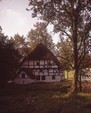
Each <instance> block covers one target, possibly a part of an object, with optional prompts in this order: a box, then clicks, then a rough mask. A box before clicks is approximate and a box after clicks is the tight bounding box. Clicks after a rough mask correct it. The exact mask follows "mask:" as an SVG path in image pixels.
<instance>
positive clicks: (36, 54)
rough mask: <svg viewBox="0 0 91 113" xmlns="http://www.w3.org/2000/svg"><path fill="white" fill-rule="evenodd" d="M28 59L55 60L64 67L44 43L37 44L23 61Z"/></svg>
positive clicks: (59, 65)
mask: <svg viewBox="0 0 91 113" xmlns="http://www.w3.org/2000/svg"><path fill="white" fill-rule="evenodd" d="M26 60H53V61H54V62H55V63H56V64H57V65H58V67H60V68H62V67H61V64H60V62H59V61H58V59H57V58H56V56H54V54H53V53H52V52H51V51H50V50H49V49H48V48H47V47H46V46H45V45H43V44H42V43H40V44H39V45H37V46H36V47H35V49H34V50H33V51H32V52H31V53H30V54H28V55H27V56H26V57H25V58H24V60H23V62H24V61H26Z"/></svg>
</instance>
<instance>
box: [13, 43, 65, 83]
mask: <svg viewBox="0 0 91 113" xmlns="http://www.w3.org/2000/svg"><path fill="white" fill-rule="evenodd" d="M61 80H64V71H63V70H62V67H61V65H60V62H59V61H58V59H57V58H56V57H55V56H54V55H53V53H52V52H51V51H50V50H49V49H48V48H47V47H46V46H44V45H43V44H39V45H38V46H37V47H36V48H35V49H34V50H33V51H32V52H31V53H30V54H29V55H28V56H27V57H26V58H24V60H23V62H22V64H21V67H20V70H19V73H18V74H17V77H16V78H15V83H16V84H30V83H32V82H60V81H61Z"/></svg>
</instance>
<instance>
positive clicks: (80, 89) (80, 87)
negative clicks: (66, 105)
mask: <svg viewBox="0 0 91 113" xmlns="http://www.w3.org/2000/svg"><path fill="white" fill-rule="evenodd" d="M79 91H80V92H82V81H81V74H80V80H79Z"/></svg>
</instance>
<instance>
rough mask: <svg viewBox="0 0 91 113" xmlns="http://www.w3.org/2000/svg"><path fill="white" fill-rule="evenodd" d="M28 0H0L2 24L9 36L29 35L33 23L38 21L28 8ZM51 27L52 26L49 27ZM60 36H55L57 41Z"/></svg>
mask: <svg viewBox="0 0 91 113" xmlns="http://www.w3.org/2000/svg"><path fill="white" fill-rule="evenodd" d="M28 3H29V1H28V0H0V26H1V27H2V29H3V33H4V34H5V35H8V36H9V37H11V36H14V35H15V34H17V33H18V34H19V35H24V36H25V37H26V36H27V34H28V32H29V31H30V30H31V28H33V25H34V24H36V22H37V21H38V20H37V19H36V18H32V16H31V11H26V8H28ZM49 29H51V28H49ZM57 40H58V38H54V42H55V43H56V42H57Z"/></svg>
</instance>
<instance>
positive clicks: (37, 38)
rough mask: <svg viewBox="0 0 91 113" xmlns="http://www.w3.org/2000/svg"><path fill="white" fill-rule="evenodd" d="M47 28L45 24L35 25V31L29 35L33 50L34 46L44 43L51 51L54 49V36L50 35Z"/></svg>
mask: <svg viewBox="0 0 91 113" xmlns="http://www.w3.org/2000/svg"><path fill="white" fill-rule="evenodd" d="M46 26H47V25H46V24H45V23H44V22H40V23H36V24H35V25H34V29H31V31H30V32H29V33H28V40H29V43H30V47H32V48H33V46H35V45H37V44H39V43H43V44H44V45H46V46H47V47H48V48H49V49H50V50H53V49H54V43H53V39H52V36H51V35H50V34H49V33H48V31H47V28H46ZM53 52H54V51H53Z"/></svg>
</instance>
